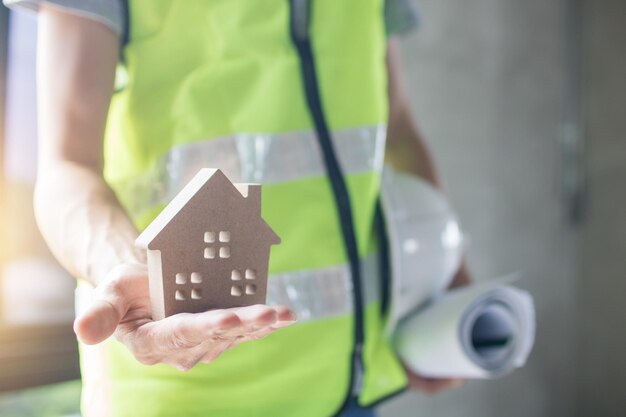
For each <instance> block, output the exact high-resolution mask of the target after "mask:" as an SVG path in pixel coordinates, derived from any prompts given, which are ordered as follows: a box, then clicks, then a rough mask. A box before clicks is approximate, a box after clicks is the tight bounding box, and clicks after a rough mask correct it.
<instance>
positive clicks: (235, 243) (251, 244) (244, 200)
mask: <svg viewBox="0 0 626 417" xmlns="http://www.w3.org/2000/svg"><path fill="white" fill-rule="evenodd" d="M278 243H280V238H279V237H278V236H277V235H276V233H274V231H273V230H272V229H271V227H270V226H269V225H268V224H267V223H266V222H265V221H264V220H263V219H262V218H261V186H260V185H258V184H233V183H231V182H230V180H229V179H228V178H227V177H226V176H225V175H224V174H223V173H222V171H220V170H219V169H202V170H200V171H199V172H198V174H196V176H195V177H194V178H193V179H192V180H191V181H190V182H189V183H188V184H187V185H186V186H185V187H184V188H183V190H182V191H181V192H180V193H179V194H178V195H177V196H176V197H175V198H174V199H173V200H172V201H171V202H170V203H169V204H168V205H167V207H165V209H163V211H162V212H161V213H160V214H159V215H158V216H157V218H156V219H155V220H154V221H153V222H152V223H151V224H150V225H149V226H148V227H147V228H146V229H145V230H144V232H143V233H142V234H141V235H140V236H139V237H138V238H137V241H136V244H137V245H138V246H139V247H141V248H144V249H147V251H148V274H149V280H150V283H149V284H150V301H151V303H152V315H153V318H154V319H155V320H159V319H162V318H164V317H167V316H170V315H172V314H176V313H181V312H191V313H195V312H201V311H206V310H209V309H216V308H230V307H241V306H247V305H252V304H259V303H265V299H266V291H267V274H268V263H269V255H270V247H271V246H272V245H274V244H278Z"/></svg>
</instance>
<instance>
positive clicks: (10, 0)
mask: <svg viewBox="0 0 626 417" xmlns="http://www.w3.org/2000/svg"><path fill="white" fill-rule="evenodd" d="M3 2H4V4H5V5H6V6H7V7H11V8H13V9H30V10H33V11H37V10H38V9H39V6H40V5H42V4H43V3H47V4H49V5H51V6H54V7H58V8H60V9H63V10H65V11H67V12H68V13H74V14H76V15H79V16H82V17H86V18H88V19H93V20H95V21H98V22H100V23H103V24H104V25H106V26H107V27H109V28H110V29H111V30H112V31H113V32H115V33H116V34H117V35H121V33H122V27H123V21H124V14H123V9H122V3H121V0H3Z"/></svg>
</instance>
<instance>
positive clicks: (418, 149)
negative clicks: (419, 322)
mask: <svg viewBox="0 0 626 417" xmlns="http://www.w3.org/2000/svg"><path fill="white" fill-rule="evenodd" d="M399 49H400V48H399V45H398V40H397V39H394V38H391V39H390V40H389V41H388V43H387V73H388V87H387V91H388V95H389V120H388V130H387V145H386V149H385V151H386V153H385V163H387V164H390V165H391V166H392V167H393V168H394V169H396V170H397V171H401V172H406V173H410V174H414V175H417V176H419V177H421V178H423V179H425V180H426V181H428V182H430V183H431V184H433V185H434V186H435V187H437V188H439V189H442V183H441V179H440V177H439V175H438V173H437V170H436V168H435V163H434V161H433V158H432V156H431V153H430V151H429V150H428V147H427V145H426V141H425V140H424V137H423V136H422V134H421V133H420V130H419V129H418V127H417V124H416V123H415V120H414V118H413V116H412V114H411V107H410V103H409V99H408V96H407V94H406V88H405V80H404V77H403V74H402V66H401V61H400V51H399ZM471 281H472V280H471V276H470V273H469V270H468V268H467V266H466V264H465V262H463V263H462V264H461V267H460V268H459V270H458V271H457V274H456V276H455V277H454V280H453V281H452V283H451V284H450V288H453V287H459V286H463V285H467V284H469V283H470V282H471ZM407 376H408V377H409V383H410V387H411V388H412V389H417V390H421V391H425V392H428V393H435V392H438V391H441V390H443V389H447V388H454V387H457V386H459V385H461V384H462V383H463V380H461V379H431V378H424V377H421V376H419V375H416V374H414V373H413V372H411V371H410V370H408V369H407Z"/></svg>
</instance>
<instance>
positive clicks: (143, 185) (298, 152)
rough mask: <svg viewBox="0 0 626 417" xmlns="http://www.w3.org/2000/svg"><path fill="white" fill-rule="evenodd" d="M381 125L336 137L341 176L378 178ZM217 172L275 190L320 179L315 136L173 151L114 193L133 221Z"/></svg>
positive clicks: (229, 141)
mask: <svg viewBox="0 0 626 417" xmlns="http://www.w3.org/2000/svg"><path fill="white" fill-rule="evenodd" d="M386 133H387V132H386V125H376V126H364V127H359V128H353V129H345V130H340V131H337V132H335V133H334V134H333V140H334V145H335V149H336V152H337V157H338V159H339V161H340V163H341V166H342V168H343V170H344V173H345V174H358V173H363V172H376V173H378V174H379V173H380V172H382V166H383V158H384V154H385V138H386ZM206 167H216V168H220V169H221V170H222V171H223V172H224V173H225V174H226V176H227V177H228V178H229V179H230V180H231V181H232V182H243V183H260V184H278V183H283V182H288V181H297V180H301V179H306V178H312V177H321V176H324V175H325V168H324V165H323V163H322V158H321V151H320V149H319V145H318V142H317V140H316V138H315V132H314V131H306V132H291V133H282V134H267V133H266V134H263V133H256V134H255V133H241V134H236V135H233V136H229V137H223V138H217V139H211V140H203V141H198V142H192V143H188V144H184V145H177V146H175V147H173V148H172V149H171V150H170V151H169V152H168V153H166V154H165V155H163V156H162V157H161V158H159V159H158V160H157V162H156V163H155V164H154V165H153V166H152V167H151V168H150V169H149V170H147V171H146V172H145V173H144V174H143V175H138V176H136V177H134V178H132V180H130V181H127V182H125V183H124V184H120V186H118V187H117V189H118V194H120V196H121V198H122V199H123V201H124V203H125V205H126V207H127V209H128V210H129V212H130V213H133V215H134V216H141V213H143V212H145V210H147V209H150V208H152V207H154V206H156V205H159V204H165V203H167V202H169V201H170V200H171V199H172V198H174V196H175V195H176V194H177V193H178V192H179V191H180V190H181V189H182V188H183V187H184V186H185V184H187V182H188V181H189V180H190V179H191V178H193V176H194V175H195V174H196V173H197V172H198V171H199V170H200V169H201V168H206Z"/></svg>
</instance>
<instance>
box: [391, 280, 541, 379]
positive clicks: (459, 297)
mask: <svg viewBox="0 0 626 417" xmlns="http://www.w3.org/2000/svg"><path fill="white" fill-rule="evenodd" d="M534 339H535V310H534V306H533V302H532V298H531V296H530V294H528V293H527V292H526V291H523V290H520V289H517V288H514V287H511V286H508V285H503V284H488V285H473V286H469V287H464V288H460V289H455V290H452V291H450V292H448V293H446V294H445V295H443V296H441V297H439V298H437V299H435V300H434V301H433V302H432V303H430V304H429V305H427V306H426V307H425V308H423V309H421V310H418V311H416V312H415V313H414V314H412V315H409V316H407V318H405V319H403V320H402V321H401V322H400V323H399V325H398V328H397V331H396V334H395V340H394V342H395V347H396V350H397V352H398V354H399V355H400V357H401V358H402V359H403V361H404V362H405V363H406V364H407V365H408V366H409V367H410V368H411V369H412V370H413V371H415V372H416V373H418V374H419V375H423V376H427V377H432V378H444V377H464V378H493V377H498V376H502V375H504V374H507V373H509V372H511V371H512V370H514V369H515V368H518V367H521V366H523V365H524V364H525V363H526V359H527V358H528V355H529V354H530V351H531V349H532V346H533V344H534Z"/></svg>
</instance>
